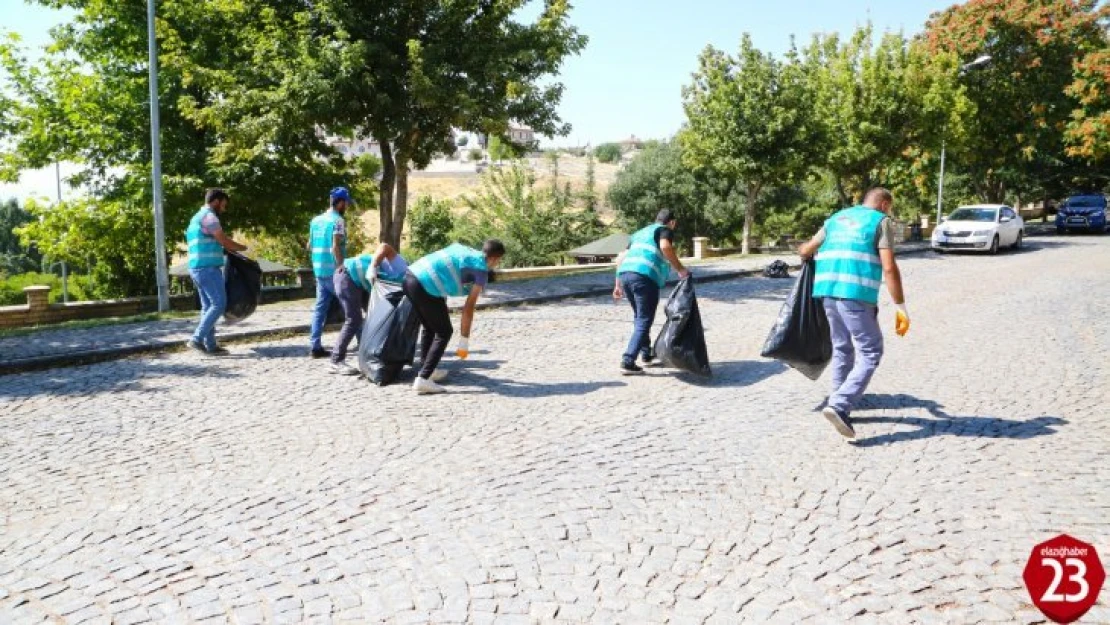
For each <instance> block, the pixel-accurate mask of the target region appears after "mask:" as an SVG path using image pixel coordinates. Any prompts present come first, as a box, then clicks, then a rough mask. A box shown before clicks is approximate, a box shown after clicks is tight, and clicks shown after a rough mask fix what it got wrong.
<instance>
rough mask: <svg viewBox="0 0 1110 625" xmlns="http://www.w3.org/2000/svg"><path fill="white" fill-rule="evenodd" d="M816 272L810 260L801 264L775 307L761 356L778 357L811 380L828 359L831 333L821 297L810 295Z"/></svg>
mask: <svg viewBox="0 0 1110 625" xmlns="http://www.w3.org/2000/svg"><path fill="white" fill-rule="evenodd" d="M816 272H817V269H816V265H815V263H814V262H813V261H812V260H809V261H806V264H805V265H803V266H802V273H801V274H799V275H798V281H797V282H796V283H795V284H794V290H793V291H791V292H790V297H789V298H787V300H786V303H785V304H783V305H782V310H780V311H779V319H778V321H776V322H775V327H773V328H771V334H769V335H768V336H767V342H766V343H764V344H763V354H762V355H763V357H764V358H774V359H775V360H780V361H782V362H784V363H786V364H788V365H790V366H791V367H794V368H795V369H797V370H798V371H801V372H802V375H804V376H806V377H807V378H809V379H811V380H816V379H817V378H819V377H821V374H822V373H823V372H824V371H825V367H826V366H827V365H828V364H829V360H831V359H832V336H831V335H830V334H829V320H828V318H826V317H825V308H824V307H823V306H822V305H821V300H818V299H814V298H813V276H814V274H815V273H816Z"/></svg>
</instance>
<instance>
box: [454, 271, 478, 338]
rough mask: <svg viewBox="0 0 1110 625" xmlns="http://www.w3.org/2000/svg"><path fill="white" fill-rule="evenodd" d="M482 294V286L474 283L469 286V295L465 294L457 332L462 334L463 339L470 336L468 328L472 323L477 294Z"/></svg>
mask: <svg viewBox="0 0 1110 625" xmlns="http://www.w3.org/2000/svg"><path fill="white" fill-rule="evenodd" d="M481 294H482V287H481V286H479V285H477V284H475V285H474V286H472V287H470V295H467V296H466V303H465V304H463V311H462V323H461V326H462V327H461V328H460V329H459V333H460V334H462V338H463V340H464V341H465V340H467V339H469V338H470V328H471V326H472V325H473V324H474V307H475V305H477V304H478V296H479V295H481Z"/></svg>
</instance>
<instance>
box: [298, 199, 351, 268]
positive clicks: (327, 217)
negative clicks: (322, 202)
mask: <svg viewBox="0 0 1110 625" xmlns="http://www.w3.org/2000/svg"><path fill="white" fill-rule="evenodd" d="M342 220H343V217H341V216H340V215H339V213H337V212H335V211H334V210H330V209H329V210H328V211H327V212H326V213H321V214H319V215H317V216H315V217H313V218H312V223H311V224H310V225H309V228H308V239H309V241H310V245H311V247H312V273H314V274H316V277H317V278H330V277H332V276H334V275H335V254H332V253H331V244H332V237H333V236H334V235H335V225H336V224H337V223H339V222H340V221H342ZM339 249H340V251H342V252H343V256H344V257H346V256H347V237H346V236H344V237H343V241H342V242H340V244H339Z"/></svg>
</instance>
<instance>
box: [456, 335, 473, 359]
mask: <svg viewBox="0 0 1110 625" xmlns="http://www.w3.org/2000/svg"><path fill="white" fill-rule="evenodd" d="M455 355H456V356H458V357H459V358H461V359H463V360H466V359H467V358H469V357H470V339H469V338H467V337H465V336H464V337H462V338H460V339H459V346H458V348H457V349H456V350H455Z"/></svg>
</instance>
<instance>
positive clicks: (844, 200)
mask: <svg viewBox="0 0 1110 625" xmlns="http://www.w3.org/2000/svg"><path fill="white" fill-rule="evenodd" d="M836 194H837V195H839V196H840V204H841V206H851V205H852V200H851V199H850V198H849V197H848V193H847V192H846V191H844V181H843V180H841V178H840V176H837V177H836Z"/></svg>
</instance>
